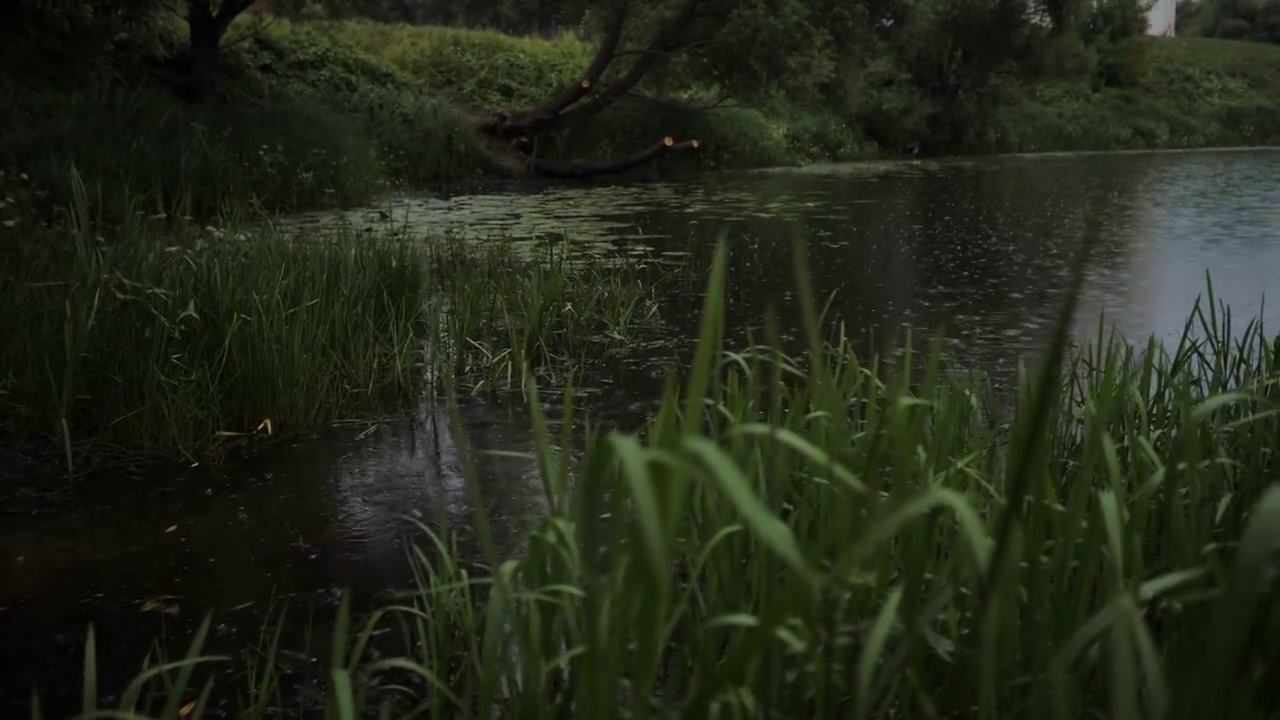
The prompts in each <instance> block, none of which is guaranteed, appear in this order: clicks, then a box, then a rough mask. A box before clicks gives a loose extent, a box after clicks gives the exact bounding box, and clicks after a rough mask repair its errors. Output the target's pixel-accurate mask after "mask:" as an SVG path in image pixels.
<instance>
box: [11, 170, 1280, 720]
mask: <svg viewBox="0 0 1280 720" xmlns="http://www.w3.org/2000/svg"><path fill="white" fill-rule="evenodd" d="M335 219H342V220H343V221H346V222H351V223H353V224H356V225H378V224H383V223H388V222H391V223H396V224H401V225H405V226H407V227H409V228H411V229H413V230H419V231H423V232H433V233H448V234H451V235H461V236H469V237H472V238H475V239H476V241H477V242H505V243H514V244H519V245H521V246H527V247H529V248H530V249H531V250H532V249H535V248H538V247H541V246H543V245H546V244H557V243H567V244H570V245H572V246H573V247H574V248H575V249H577V250H581V251H582V252H584V253H597V254H609V253H643V254H645V255H646V256H649V257H656V258H670V259H673V260H679V261H681V262H688V263H691V264H692V265H693V267H694V269H695V270H697V269H699V268H703V267H705V265H706V263H707V261H708V258H709V257H710V255H711V250H712V249H713V247H714V244H715V242H716V241H717V240H718V239H720V238H724V239H725V240H726V242H727V243H728V245H729V248H730V256H731V261H730V275H729V280H728V284H729V295H730V308H731V325H732V326H734V327H735V328H737V329H738V331H739V332H738V333H737V334H738V335H741V334H742V333H743V332H744V331H745V328H747V327H749V326H752V325H754V324H758V323H759V321H760V318H761V317H762V316H763V314H764V313H765V311H766V310H767V309H768V308H771V307H772V308H776V309H777V311H778V312H779V314H780V315H781V317H782V318H783V320H784V322H786V321H788V320H790V321H794V318H795V312H796V308H795V306H796V302H795V294H794V283H793V274H792V239H793V238H795V237H801V238H803V239H804V240H805V241H806V243H807V247H808V252H809V256H810V263H811V266H812V283H813V286H814V288H815V290H817V291H818V292H819V293H821V294H822V297H823V299H825V298H826V297H827V296H828V295H829V294H834V295H832V297H833V300H832V304H831V312H832V316H833V317H838V318H839V319H840V321H842V322H843V323H844V325H845V327H846V329H847V331H848V332H849V333H850V335H852V336H853V337H855V338H856V339H857V341H858V342H859V343H862V346H864V347H865V348H866V349H868V350H882V351H883V350H888V349H889V348H891V347H892V346H893V345H894V343H896V342H897V341H899V340H900V339H901V338H902V337H903V336H904V334H905V332H906V331H907V330H911V331H912V332H913V333H918V334H923V335H930V333H931V332H932V331H933V330H935V329H938V328H942V329H943V330H942V338H943V341H944V343H945V345H946V347H947V349H948V350H949V352H950V353H951V354H952V355H953V356H954V357H956V358H958V359H959V360H960V361H961V363H962V364H964V365H967V366H970V367H972V368H975V369H980V370H983V371H985V372H988V373H991V374H992V375H993V376H995V377H998V378H1000V377H1003V378H1006V379H1007V378H1009V377H1011V376H1012V372H1013V368H1014V367H1015V366H1016V363H1017V362H1018V361H1019V360H1025V359H1033V358H1034V357H1035V355H1036V353H1037V351H1038V350H1039V349H1041V348H1042V347H1043V346H1044V344H1045V342H1046V340H1047V337H1048V334H1049V333H1050V331H1051V328H1052V322H1053V317H1054V314H1055V312H1056V311H1057V307H1058V304H1059V301H1060V300H1061V298H1062V293H1063V290H1064V286H1065V283H1066V280H1067V274H1068V269H1069V267H1070V262H1071V259H1072V258H1073V257H1074V255H1075V254H1076V253H1077V251H1078V250H1079V249H1080V248H1082V247H1085V246H1087V247H1088V248H1089V253H1088V256H1087V257H1088V262H1087V267H1086V281H1085V287H1084V292H1083V295H1082V305H1081V308H1080V312H1079V314H1078V316H1077V318H1076V326H1075V328H1074V330H1075V333H1076V335H1077V337H1078V338H1079V339H1082V340H1083V339H1088V338H1090V337H1092V336H1093V335H1094V333H1095V331H1096V329H1097V327H1098V319H1099V317H1105V319H1106V322H1107V323H1108V324H1109V325H1110V326H1112V327H1114V328H1115V329H1116V330H1118V331H1119V332H1120V333H1122V334H1123V335H1124V336H1126V337H1127V338H1129V339H1131V340H1134V341H1145V339H1146V338H1147V337H1148V336H1149V335H1152V334H1154V335H1156V336H1160V337H1166V338H1169V337H1174V336H1176V335H1178V334H1179V333H1180V332H1181V331H1182V329H1183V326H1184V323H1185V321H1186V318H1187V316H1188V313H1189V311H1190V310H1191V308H1192V306H1193V303H1194V302H1195V300H1196V298H1197V296H1199V295H1200V294H1202V293H1203V292H1204V291H1205V289H1206V273H1208V274H1209V275H1210V276H1211V277H1212V279H1213V286H1214V290H1215V293H1216V295H1217V297H1218V299H1220V300H1221V301H1223V302H1226V303H1228V304H1229V305H1230V306H1231V308H1232V310H1233V313H1234V315H1235V316H1236V317H1238V318H1241V320H1240V322H1239V325H1240V326H1241V327H1242V326H1243V322H1244V320H1247V319H1249V318H1251V317H1254V316H1262V317H1264V320H1265V322H1266V325H1267V326H1268V327H1270V328H1272V329H1274V328H1275V327H1276V324H1277V321H1278V320H1280V313H1278V312H1277V311H1276V308H1275V303H1274V302H1273V303H1272V304H1271V305H1268V306H1265V307H1264V305H1263V299H1264V297H1270V298H1275V296H1276V295H1277V294H1278V293H1280V151H1273V150H1260V149H1245V150H1233V151H1205V152H1179V153H1115V154H1085V155H1079V154H1076V155H1038V156H1010V157H1000V158H987V159H979V160H948V161H937V162H932V161H925V162H912V163H884V164H876V163H868V164H858V165H848V166H830V167H813V168H804V169H783V170H770V171H760V172H747V173H733V174H712V175H701V176H696V177H689V178H684V179H681V180H678V181H668V182H660V183H654V182H618V183H615V184H593V185H543V186H538V187H516V186H511V185H507V186H493V187H489V188H484V189H481V190H480V191H476V190H473V191H471V192H469V193H467V194H438V195H433V196H429V197H428V196H415V197H396V198H389V199H387V200H386V201H385V202H383V203H380V204H379V205H378V206H376V207H371V208H364V209H360V210H353V211H349V212H343V213H324V214H315V215H303V216H298V217H295V218H290V219H288V220H287V221H288V222H290V223H292V224H295V225H300V226H306V225H308V224H312V223H328V222H333V221H335ZM691 291H696V288H691ZM695 307H696V304H695V298H694V297H693V295H692V292H690V293H677V294H673V296H672V297H669V298H665V299H664V305H663V307H662V309H661V313H662V315H663V317H664V319H665V321H666V322H667V324H668V326H669V327H670V329H671V332H672V334H673V337H672V340H673V343H672V345H673V346H679V345H680V344H681V343H682V342H684V343H687V342H688V340H689V338H691V337H692V335H693V333H694V332H695V329H696V326H697V322H698V318H697V314H696V312H695V311H694V310H693V308H695ZM790 334H791V335H793V336H794V334H795V333H794V332H792V333H790ZM669 360H670V354H667V355H665V356H661V357H659V356H657V355H654V356H647V357H642V358H639V359H638V360H637V362H636V363H635V364H633V365H632V366H631V367H632V368H633V370H634V374H635V375H636V377H635V378H620V379H619V380H618V381H617V382H614V383H611V384H605V385H601V386H599V387H588V388H585V389H584V390H583V391H582V397H581V398H580V400H579V402H580V403H581V404H582V405H584V406H585V407H586V408H587V410H588V411H589V412H591V413H592V414H593V416H594V417H595V418H596V419H597V422H603V423H604V424H605V425H614V426H632V425H634V424H635V423H636V422H638V421H639V420H640V419H641V418H642V417H643V414H644V408H645V407H646V405H645V401H646V399H647V394H648V393H650V392H651V391H652V388H653V387H654V384H655V382H656V379H657V378H660V377H661V375H662V373H663V372H665V370H666V369H668V368H669V364H663V363H664V362H667V361H669ZM642 376H643V377H642ZM458 409H459V410H460V412H461V415H462V416H463V418H464V424H465V427H464V428H463V431H464V433H465V436H466V437H465V441H466V443H467V444H469V445H470V446H471V447H474V448H476V449H479V450H482V451H483V450H496V451H517V452H518V451H522V450H527V449H528V448H529V447H530V445H531V436H532V433H531V432H530V431H529V430H528V427H529V417H528V414H527V412H526V410H525V409H524V408H523V407H521V406H520V404H519V403H512V402H504V401H499V400H496V399H492V398H484V397H475V398H468V399H466V400H464V401H463V402H462V403H461V405H460V406H459V408H458ZM444 413H445V408H444V407H443V405H442V404H440V403H438V402H436V401H424V403H423V405H422V407H420V408H418V410H417V412H416V413H415V414H414V415H413V416H412V417H409V418H393V419H389V420H385V421H378V422H374V421H370V422H361V423H354V422H353V423H347V424H342V425H338V426H336V427H334V428H332V429H330V430H328V431H326V432H324V433H321V434H318V435H316V436H314V437H311V438H300V439H297V440H295V441H293V442H292V443H290V444H288V445H281V446H277V447H273V448H271V449H269V450H268V451H266V452H264V453H262V454H260V455H256V456H254V457H252V458H251V459H249V460H245V461H241V462H236V463H233V464H228V465H223V466H217V467H204V466H192V467H188V466H181V467H167V468H153V469H148V470H146V471H145V472H139V473H127V472H123V471H114V472H112V473H104V474H103V477H100V478H91V479H88V480H84V481H81V482H80V483H79V484H78V485H77V486H76V487H75V488H74V489H72V490H70V491H68V492H59V493H56V494H52V495H50V494H47V493H46V492H44V491H42V490H40V489H38V487H39V486H30V487H28V486H26V485H25V484H24V483H20V482H19V483H8V484H7V485H6V486H5V487H3V488H0V492H2V493H3V497H0V512H2V513H3V514H0V518H2V520H0V647H4V648H5V653H4V656H5V659H4V660H3V663H4V665H3V667H0V670H3V672H0V716H4V717H9V716H25V713H26V709H25V708H26V704H27V701H28V699H29V697H30V687H31V684H32V683H33V682H39V683H40V685H41V686H42V687H43V688H45V692H44V693H43V694H44V695H45V696H46V702H50V701H53V702H55V703H56V702H57V701H59V700H62V701H73V700H75V699H76V697H77V695H78V690H75V691H74V692H68V691H67V689H68V688H76V687H78V682H79V680H78V679H77V677H76V673H77V672H78V668H79V662H80V659H81V657H82V653H83V649H82V643H83V636H84V628H85V625H86V623H88V622H90V621H92V622H94V623H95V625H96V628H97V633H98V646H99V652H100V658H99V663H100V664H101V665H102V666H104V667H105V668H107V672H109V673H114V677H120V676H121V674H123V675H126V676H127V675H129V674H131V673H132V671H133V670H134V669H136V667H137V665H138V663H139V662H140V661H141V654H142V653H143V652H144V651H145V650H146V648H147V645H148V643H149V642H150V641H151V640H152V639H153V638H154V637H156V636H158V635H163V636H164V637H165V638H168V639H170V640H172V641H173V642H174V643H183V642H185V639H186V638H187V637H189V634H190V632H191V630H192V628H193V627H194V626H195V625H196V624H198V622H199V621H200V619H201V618H202V616H203V614H204V612H205V610H206V609H208V608H211V607H213V608H216V609H217V610H218V615H217V617H216V619H215V630H214V635H215V637H214V642H215V644H216V645H218V647H219V648H220V649H221V650H223V651H228V652H238V651H239V650H241V649H242V648H243V647H244V646H245V645H246V644H253V643H255V642H256V640H257V632H258V630H259V627H260V625H261V622H262V620H263V617H264V615H265V613H266V611H267V609H268V608H269V607H270V606H271V605H272V604H273V603H278V602H279V601H281V600H284V599H289V601H290V605H291V606H292V607H294V608H295V609H297V608H303V607H306V606H308V605H314V604H317V603H318V604H319V605H322V606H332V605H333V604H334V603H335V602H336V598H337V596H338V592H339V590H340V589H341V588H344V587H351V588H352V589H353V590H354V591H355V593H356V595H357V597H358V598H359V599H361V601H362V602H366V603H367V602H373V601H376V600H377V599H378V598H380V597H382V595H383V593H385V592H386V591H387V590H389V589H391V588H395V587H398V586H401V585H403V584H404V582H405V580H406V577H405V568H406V566H405V562H404V553H405V549H406V545H405V543H406V535H407V533H409V532H410V531H411V530H412V527H413V519H414V518H415V517H416V518H420V519H421V520H422V521H424V522H429V523H435V524H439V525H442V526H444V527H449V528H453V529H454V530H456V531H457V533H458V537H459V543H460V544H461V545H462V546H463V547H464V549H465V548H466V547H467V546H468V545H469V543H470V542H471V540H470V538H469V537H468V535H467V529H468V527H469V522H470V521H469V517H470V507H469V503H468V501H467V494H466V490H465V488H464V484H463V481H462V479H461V473H460V469H459V458H458V444H459V441H461V440H463V438H456V437H454V435H453V433H451V432H450V431H449V429H448V427H447V422H446V421H445V420H444ZM479 464H480V470H481V473H482V475H483V478H484V481H483V492H484V493H485V495H486V498H487V500H488V502H490V503H492V513H493V514H494V517H495V520H496V522H497V529H498V531H499V536H498V538H497V541H498V544H499V545H500V546H501V547H502V548H504V549H505V551H506V552H509V553H515V552H518V551H519V543H520V540H521V535H522V533H521V530H522V528H523V527H524V526H525V522H526V521H527V519H528V518H530V517H531V516H536V514H537V512H538V510H539V508H540V504H539V503H540V499H539V498H540V493H541V490H540V487H539V484H538V480H537V475H536V472H535V468H534V467H533V465H532V463H530V462H526V461H524V460H522V459H520V458H519V457H516V456H513V455H510V454H482V455H481V456H480V459H479ZM299 613H300V614H303V613H304V611H299ZM320 614H321V615H323V614H324V613H320ZM305 620H306V618H305V617H303V618H299V622H302V621H305ZM175 647H180V645H175ZM104 682H106V681H105V680H104ZM50 695H52V696H53V697H52V698H50V697H48V696H50Z"/></svg>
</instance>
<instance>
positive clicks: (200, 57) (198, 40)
mask: <svg viewBox="0 0 1280 720" xmlns="http://www.w3.org/2000/svg"><path fill="white" fill-rule="evenodd" d="M254 2H255V0H222V1H221V2H220V3H218V9H217V11H216V12H215V11H214V9H213V4H212V3H213V0H187V26H188V28H189V29H190V42H191V47H190V49H189V52H190V60H191V69H190V70H191V76H190V86H189V88H188V93H189V98H190V99H191V101H192V102H204V101H205V100H210V99H213V98H214V97H217V95H218V91H219V90H220V86H221V80H222V76H221V70H222V68H221V67H220V65H221V62H220V60H221V56H220V55H221V54H220V51H219V45H220V44H221V43H222V36H223V35H226V34H227V28H228V27H230V26H231V23H232V21H234V20H235V19H236V17H237V16H239V15H240V14H241V13H243V12H244V11H245V10H248V9H249V7H250V6H252V5H253V4H254Z"/></svg>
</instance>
